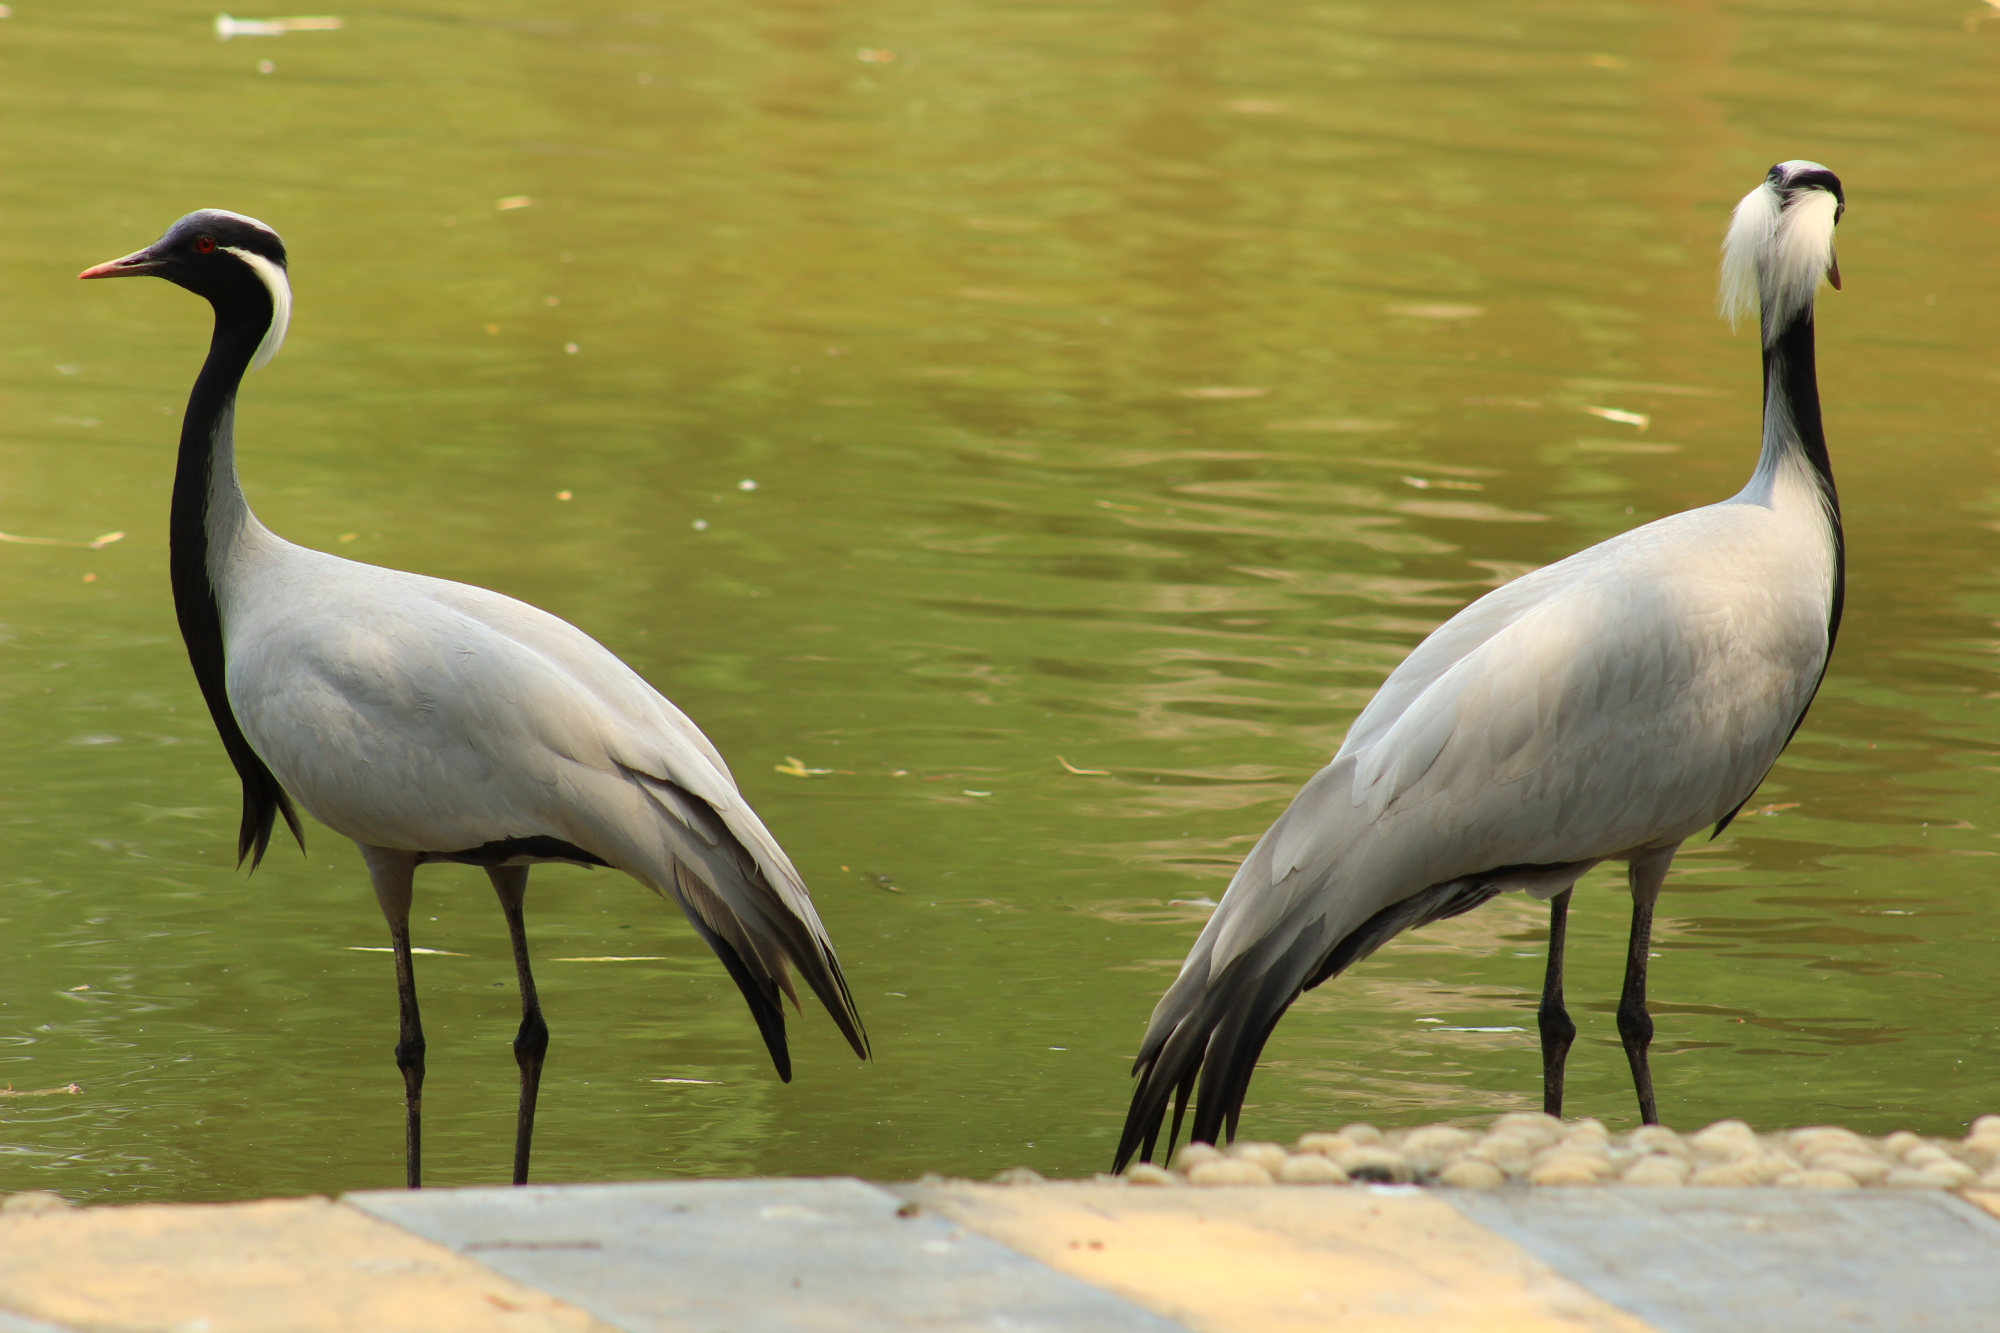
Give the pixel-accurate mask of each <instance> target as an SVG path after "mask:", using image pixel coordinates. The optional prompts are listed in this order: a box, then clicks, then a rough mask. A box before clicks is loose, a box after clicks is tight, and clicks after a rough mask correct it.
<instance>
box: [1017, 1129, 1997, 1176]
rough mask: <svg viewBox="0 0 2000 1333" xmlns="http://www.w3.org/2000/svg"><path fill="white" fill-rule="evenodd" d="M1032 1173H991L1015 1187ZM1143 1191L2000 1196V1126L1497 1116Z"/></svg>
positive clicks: (1274, 1159)
mask: <svg viewBox="0 0 2000 1333" xmlns="http://www.w3.org/2000/svg"><path fill="white" fill-rule="evenodd" d="M1029 1178H1034V1173H1032V1172H1025V1171H1019V1170H1017V1171H1014V1172H1008V1173H1003V1175H1002V1177H1001V1179H1003V1180H1009V1179H1011V1180H1013V1181H1016V1182H1020V1183H1026V1181H1027V1180H1028V1179H1029ZM1102 1179H1105V1180H1122V1181H1124V1182H1125V1183H1126V1184H1130V1185H1143V1186H1162V1187H1169V1188H1171V1187H1176V1186H1204V1185H1344V1184H1350V1183H1371V1184H1420V1185H1449V1186H1453V1187H1456V1188H1459V1189H1495V1188H1498V1187H1500V1186H1503V1185H1552V1186H1578V1185H1638V1186H1651V1187H1662V1186H1664V1187H1669V1188H1671V1187H1677V1186H1694V1187H1701V1186H1732V1187H1737V1188H1741V1187H1743V1186H1759V1185H1763V1186H1771V1187H1774V1188H1778V1189H1863V1188H1867V1189H1875V1188H1881V1189H1929V1190H1952V1189H1965V1188H1971V1187H1976V1188H1982V1189H2000V1115H1988V1116H1981V1117H1980V1118H1979V1119H1978V1120H1977V1121H1975V1122H1974V1123H1973V1126H1972V1132H1971V1133H1970V1134H1968V1135H1966V1136H1965V1137H1964V1138H1963V1139H1927V1138H1924V1137H1922V1136H1921V1135H1917V1134H1912V1133H1909V1132H1908V1131H1899V1132H1897V1133H1894V1134H1890V1135H1888V1136H1887V1137H1885V1138H1879V1139H1878V1138H1869V1137H1867V1136H1866V1135H1862V1134H1856V1133H1854V1132H1853V1131H1852V1130H1847V1129H1841V1128H1839V1127H1837V1126H1833V1125H1813V1126H1808V1127H1807V1128H1805V1129H1793V1130H1787V1131H1784V1132H1783V1133H1776V1134H1759V1133H1757V1132H1756V1131H1754V1130H1753V1129H1751V1128H1750V1126H1748V1125H1746V1124H1744V1123H1743V1122H1742V1121H1741V1120H1720V1121H1717V1122H1716V1123H1715V1124H1713V1125H1710V1126H1709V1127H1708V1128H1706V1129H1703V1130H1700V1131H1699V1132H1697V1133H1693V1134H1679V1133H1676V1132H1675V1131H1673V1130H1671V1129H1667V1128H1665V1127H1664V1126H1661V1125H1648V1126H1645V1127H1644V1128H1641V1129H1635V1130H1633V1131H1632V1132H1631V1133H1629V1134H1616V1135H1614V1134H1612V1133H1611V1132H1610V1131H1609V1130H1607V1129H1606V1128H1605V1127H1604V1124H1603V1122H1602V1121H1598V1120H1571V1121H1562V1120H1558V1119H1556V1118H1555V1117H1554V1116H1546V1115H1541V1114H1539V1113H1533V1112H1520V1113H1516V1114H1511V1115H1503V1116H1501V1117H1500V1118H1499V1119H1498V1120H1496V1121H1494V1122H1493V1124H1492V1126H1491V1127H1490V1128H1488V1129H1487V1130H1485V1131H1484V1132H1483V1133H1482V1132H1479V1131H1476V1130H1470V1129H1464V1128H1461V1127H1460V1126H1457V1125H1426V1126H1423V1127H1421V1128H1418V1129H1403V1130H1386V1131H1385V1130H1380V1129H1377V1128H1375V1127H1374V1126H1373V1125H1349V1126H1347V1127H1346V1128H1345V1129H1342V1130H1340V1131H1339V1132H1337V1133H1330V1134H1307V1135H1306V1136H1305V1137H1303V1138H1301V1139H1300V1140H1299V1141H1298V1142H1297V1143H1295V1144H1293V1145H1292V1146H1291V1147H1290V1148H1286V1147H1283V1146H1281V1145H1279V1144H1276V1143H1256V1142H1250V1141H1246V1140H1239V1141H1237V1142H1236V1143H1233V1144H1231V1145H1230V1146H1229V1147H1228V1148H1226V1149H1223V1150H1220V1151H1218V1150H1217V1149H1216V1148H1214V1147H1212V1146H1210V1145H1209V1144H1206V1143H1190V1144H1187V1145H1186V1146H1184V1147H1183V1148H1182V1149H1181V1150H1180V1151H1179V1152H1178V1153H1176V1154H1174V1158H1173V1162H1172V1166H1171V1169H1169V1168H1167V1167H1160V1166H1155V1165H1153V1164H1152V1163H1149V1162H1141V1163H1137V1164H1135V1165H1133V1166H1132V1167H1130V1168H1129V1169H1127V1170H1126V1172H1125V1173H1124V1174H1123V1175H1122V1176H1107V1177H1102Z"/></svg>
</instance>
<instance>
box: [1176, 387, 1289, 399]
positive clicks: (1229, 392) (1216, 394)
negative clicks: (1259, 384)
mask: <svg viewBox="0 0 2000 1333" xmlns="http://www.w3.org/2000/svg"><path fill="white" fill-rule="evenodd" d="M1176 392H1177V393H1179V394H1180V396H1181V397H1183V398H1210V399H1218V398H1219V399H1227V398H1262V397H1263V396H1264V395H1265V394H1267V393H1269V392H1271V391H1270V390H1269V389H1260V388H1253V387H1251V386H1249V385H1234V384H1203V385H1199V386H1197V387H1196V388H1192V389H1179V390H1176Z"/></svg>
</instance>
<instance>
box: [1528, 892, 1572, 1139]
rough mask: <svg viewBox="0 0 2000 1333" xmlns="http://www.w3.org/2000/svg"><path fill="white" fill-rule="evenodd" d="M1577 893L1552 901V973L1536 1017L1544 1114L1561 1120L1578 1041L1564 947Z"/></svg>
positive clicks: (1544, 980) (1544, 981)
mask: <svg viewBox="0 0 2000 1333" xmlns="http://www.w3.org/2000/svg"><path fill="white" fill-rule="evenodd" d="M1575 891H1576V890H1574V889H1564V890H1563V891H1562V892H1561V893H1558V894H1557V895H1556V896H1555V897H1553V898H1551V899H1549V969H1548V972H1547V974H1546V975H1544V976H1543V978H1542V1007H1541V1009H1540V1010H1539V1011H1537V1013H1536V1014H1535V1018H1536V1021H1537V1023H1538V1025H1539V1026H1540V1027H1541V1030H1542V1110H1543V1112H1544V1113H1545V1114H1548V1115H1552V1116H1556V1117H1558V1118H1560V1117H1561V1115H1562V1113H1563V1063H1564V1061H1566V1060H1567V1059H1569V1048H1570V1043H1571V1042H1573V1041H1575V1040H1576V1024H1575V1023H1574V1022H1573V1021H1572V1020H1571V1019H1570V1016H1569V1010H1567V1009H1565V1008H1564V1007H1563V944H1564V941H1565V939H1566V938H1567V937H1568V934H1569V896H1570V894H1572V893H1574V892H1575Z"/></svg>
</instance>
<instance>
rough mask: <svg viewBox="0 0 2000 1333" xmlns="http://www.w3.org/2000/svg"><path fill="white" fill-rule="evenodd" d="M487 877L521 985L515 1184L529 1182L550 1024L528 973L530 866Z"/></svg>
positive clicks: (501, 869)
mask: <svg viewBox="0 0 2000 1333" xmlns="http://www.w3.org/2000/svg"><path fill="white" fill-rule="evenodd" d="M486 877H487V878H488V879H490V880H492V881H493V891H494V892H495V893H497V894H499V895H500V910H501V911H502V912H505V913H506V914H507V933H508V935H509V936H511V937H512V938H513V941H514V975H515V977H516V978H517V979H518V980H519V982H520V986H521V1028H520V1030H519V1031H518V1032H516V1033H515V1034H514V1063H515V1064H517V1065H519V1066H520V1067H521V1112H520V1115H519V1117H518V1118H517V1119H516V1121H515V1123H514V1183H515V1184H516V1185H525V1184H527V1183H528V1144H529V1142H530V1141H531V1140H532V1139H533V1138H534V1136H535V1095H536V1093H538V1092H539V1091H540V1090H541V1086H542V1057H543V1056H545V1055H547V1054H548V1050H549V1025H548V1024H547V1023H544V1022H543V1021H542V1002H541V1000H540V999H538V998H537V997H536V995H535V977H534V974H533V973H532V972H530V971H529V970H528V927H527V924H526V923H525V922H524V921H523V920H522V917H521V903H522V900H523V899H525V898H526V897H527V896H528V867H526V866H491V867H489V868H488V869H487V871H486Z"/></svg>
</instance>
